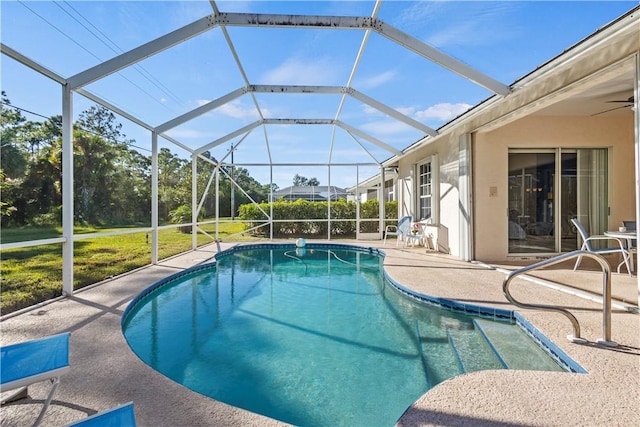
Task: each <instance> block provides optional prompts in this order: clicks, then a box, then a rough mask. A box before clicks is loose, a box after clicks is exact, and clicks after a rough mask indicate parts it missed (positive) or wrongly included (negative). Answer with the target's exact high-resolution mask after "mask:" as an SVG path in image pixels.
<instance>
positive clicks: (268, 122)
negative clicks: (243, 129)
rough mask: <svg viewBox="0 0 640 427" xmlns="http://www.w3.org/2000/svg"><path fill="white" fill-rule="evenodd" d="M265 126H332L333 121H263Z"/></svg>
mask: <svg viewBox="0 0 640 427" xmlns="http://www.w3.org/2000/svg"><path fill="white" fill-rule="evenodd" d="M262 123H264V124H265V125H332V124H334V123H335V120H333V119H264V120H263V121H262Z"/></svg>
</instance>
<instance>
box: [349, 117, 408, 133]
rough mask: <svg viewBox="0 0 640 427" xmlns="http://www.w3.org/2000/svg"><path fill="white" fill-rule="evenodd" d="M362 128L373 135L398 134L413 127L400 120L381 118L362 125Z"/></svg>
mask: <svg viewBox="0 0 640 427" xmlns="http://www.w3.org/2000/svg"><path fill="white" fill-rule="evenodd" d="M360 129H362V130H363V131H366V132H367V133H369V134H371V135H397V134H399V133H403V132H407V131H408V130H410V129H411V128H410V127H409V126H408V125H406V124H404V123H402V122H399V121H381V120H379V121H375V122H369V123H367V124H365V125H362V126H361V127H360Z"/></svg>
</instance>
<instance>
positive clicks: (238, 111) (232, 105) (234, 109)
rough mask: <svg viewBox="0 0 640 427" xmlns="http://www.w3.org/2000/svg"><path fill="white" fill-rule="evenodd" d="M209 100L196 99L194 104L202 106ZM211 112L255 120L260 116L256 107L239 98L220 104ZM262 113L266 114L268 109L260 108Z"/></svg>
mask: <svg viewBox="0 0 640 427" xmlns="http://www.w3.org/2000/svg"><path fill="white" fill-rule="evenodd" d="M209 102H211V100H209V99H198V100H196V104H197V105H198V107H202V106H203V105H205V104H208V103H209ZM211 113H218V114H222V115H225V116H227V117H232V118H234V119H252V120H256V119H258V118H259V117H260V116H259V115H258V112H257V111H256V109H255V107H254V106H253V105H246V104H243V103H242V102H241V101H239V100H234V101H231V102H227V103H226V104H224V105H221V106H220V107H218V108H216V109H215V110H212V111H211ZM262 113H263V114H264V115H265V116H268V114H269V111H268V110H267V109H266V108H262Z"/></svg>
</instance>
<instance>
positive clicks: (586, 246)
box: [571, 218, 631, 276]
mask: <svg viewBox="0 0 640 427" xmlns="http://www.w3.org/2000/svg"><path fill="white" fill-rule="evenodd" d="M571 222H572V223H573V225H574V226H575V227H576V230H578V233H580V237H582V247H581V248H580V249H582V250H583V251H588V252H592V253H596V254H600V255H604V254H614V253H618V254H620V255H621V256H622V262H621V263H620V264H618V273H620V267H621V266H622V264H624V265H625V266H626V267H627V272H628V273H629V275H630V276H631V267H630V266H629V250H628V249H627V248H625V245H624V242H623V241H622V240H621V239H617V238H615V237H609V236H604V235H593V236H590V235H589V233H587V230H585V228H584V227H583V226H582V224H581V223H580V221H578V219H577V218H572V219H571ZM596 240H614V241H616V242H617V243H618V245H617V246H613V247H607V248H596V247H594V246H593V244H592V242H593V241H596ZM581 262H582V257H581V256H580V257H578V260H577V261H576V265H575V266H574V267H573V271H576V269H577V268H578V266H579V265H580V263H581Z"/></svg>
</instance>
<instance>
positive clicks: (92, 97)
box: [75, 89, 153, 131]
mask: <svg viewBox="0 0 640 427" xmlns="http://www.w3.org/2000/svg"><path fill="white" fill-rule="evenodd" d="M75 92H76V93H78V94H80V95H82V96H84V97H85V98H87V99H90V100H92V101H93V102H95V103H97V104H100V105H102V106H103V107H106V108H108V109H109V110H111V111H113V112H114V113H116V114H119V115H121V116H122V117H124V118H125V119H127V120H130V121H132V122H133V123H135V124H137V125H138V126H141V127H143V128H145V129H146V130H149V131H152V130H153V126H151V125H149V124H147V123H145V122H143V121H142V120H140V119H138V118H137V117H135V116H132V115H131V114H129V113H127V112H126V111H124V110H122V109H120V108H118V107H116V106H115V105H113V104H111V103H110V102H108V101H105V100H104V99H102V98H100V97H99V96H97V95H94V94H92V93H91V92H89V91H88V90H86V89H76V90H75Z"/></svg>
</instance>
